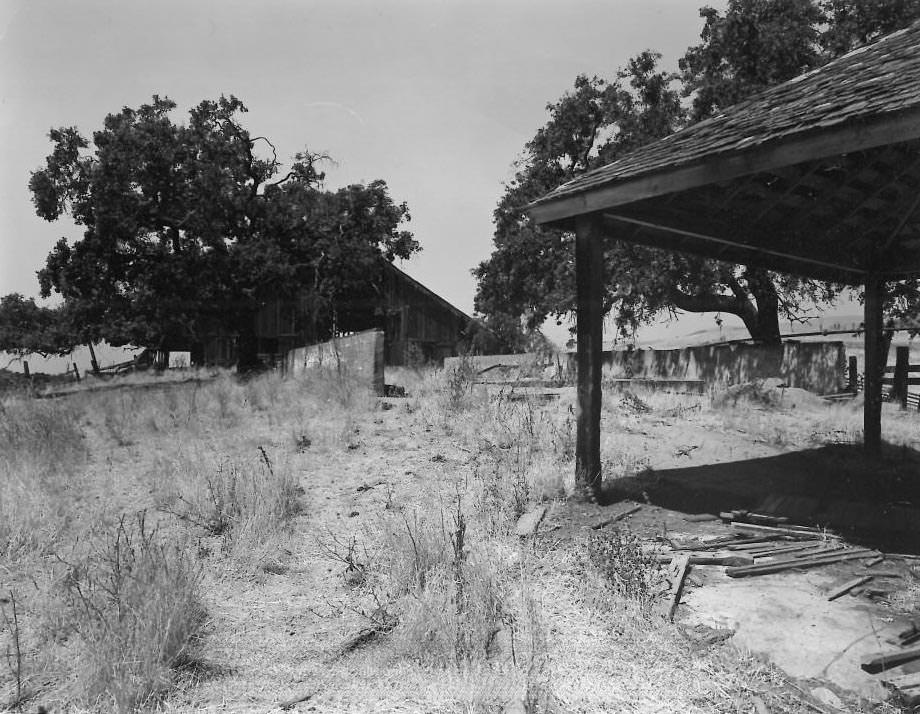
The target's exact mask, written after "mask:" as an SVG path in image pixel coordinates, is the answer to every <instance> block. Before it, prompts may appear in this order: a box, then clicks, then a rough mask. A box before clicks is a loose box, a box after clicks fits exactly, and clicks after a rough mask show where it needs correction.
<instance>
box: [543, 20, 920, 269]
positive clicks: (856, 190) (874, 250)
mask: <svg viewBox="0 0 920 714" xmlns="http://www.w3.org/2000/svg"><path fill="white" fill-rule="evenodd" d="M918 202H920V23H916V24H914V25H912V26H911V27H909V28H907V29H904V30H901V31H899V32H895V33H893V34H891V35H888V36H886V37H884V38H882V39H880V40H878V41H877V42H875V43H874V44H871V45H868V46H866V47H862V48H860V49H857V50H854V51H853V52H850V53H849V54H847V55H845V56H843V57H840V58H838V59H836V60H834V61H832V62H830V63H828V64H826V65H824V66H822V67H820V68H818V69H816V70H813V71H811V72H808V73H806V74H803V75H801V76H799V77H796V78H794V79H792V80H789V81H788V82H785V83H783V84H781V85H778V86H776V87H772V88H770V89H768V90H766V91H764V92H761V93H760V94H758V95H756V96H754V97H752V98H751V99H748V100H746V101H744V102H741V103H739V104H736V105H734V106H732V107H729V108H727V109H726V110H725V111H724V112H723V113H722V114H720V115H718V116H715V117H713V118H711V119H708V120H706V121H703V122H700V123H698V124H695V125H693V126H690V127H688V128H686V129H683V130H682V131H678V132H676V133H675V134H672V135H671V136H668V137H666V138H664V139H662V140H660V141H657V142H654V143H652V144H649V145H647V146H645V147H642V148H640V149H638V150H636V151H634V152H632V153H630V154H628V155H626V156H624V157H622V158H621V159H618V160H617V161H614V162H613V163H611V164H608V165H606V166H602V167H600V168H597V169H595V170H593V171H589V172H586V173H585V174H582V175H580V176H578V177H576V178H575V179H573V180H572V181H569V182H568V183H566V184H563V185H562V186H560V187H559V188H557V189H555V190H554V191H552V192H550V193H549V194H547V195H546V196H544V197H543V198H541V199H539V200H538V201H536V202H535V203H534V204H532V205H531V206H530V207H529V211H530V213H531V215H532V216H533V217H534V218H535V219H536V220H537V221H538V222H540V223H549V224H555V225H561V226H568V225H571V222H572V221H573V220H574V219H575V218H576V217H578V216H581V215H585V214H600V215H603V216H604V217H605V219H606V220H607V221H609V222H610V224H611V226H612V227H615V228H616V230H617V232H618V234H619V235H620V236H622V237H624V238H626V239H628V240H633V241H635V242H639V243H648V244H651V245H656V246H661V247H667V248H672V249H676V250H683V251H687V252H692V253H699V254H703V255H706V256H708V257H714V258H718V259H724V260H730V261H733V262H740V263H749V264H759V265H763V266H765V267H768V268H773V269H777V270H783V271H788V272H795V273H800V274H804V275H810V276H813V277H821V278H829V279H837V280H843V281H846V282H854V283H855V282H861V281H862V280H863V278H864V276H865V274H867V273H868V272H873V273H878V274H880V275H882V276H883V277H887V278H901V277H906V276H907V275H911V274H916V273H917V272H920V216H918V211H917V210H916V209H917V204H918Z"/></svg>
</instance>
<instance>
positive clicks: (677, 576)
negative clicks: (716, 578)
mask: <svg viewBox="0 0 920 714" xmlns="http://www.w3.org/2000/svg"><path fill="white" fill-rule="evenodd" d="M671 565H672V568H673V572H674V579H673V580H672V581H671V593H670V595H669V596H668V600H669V603H670V604H669V605H668V620H669V621H670V622H674V613H675V612H676V611H677V605H678V604H679V603H680V596H681V593H683V591H684V582H685V581H686V579H687V572H688V571H689V570H690V556H689V555H678V556H677V557H676V558H675V559H674V561H673V562H672V564H671Z"/></svg>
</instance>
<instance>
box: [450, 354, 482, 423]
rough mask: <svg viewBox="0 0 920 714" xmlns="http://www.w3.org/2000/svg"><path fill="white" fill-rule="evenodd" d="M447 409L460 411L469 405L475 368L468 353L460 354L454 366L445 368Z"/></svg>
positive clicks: (474, 379)
mask: <svg viewBox="0 0 920 714" xmlns="http://www.w3.org/2000/svg"><path fill="white" fill-rule="evenodd" d="M446 377H447V409H448V411H450V412H457V411H461V410H463V409H465V408H467V407H468V406H469V401H470V397H471V396H472V394H473V385H474V384H476V369H475V368H474V367H473V361H472V360H471V359H470V357H469V356H468V355H460V358H459V362H458V364H457V366H456V367H454V368H452V369H448V370H446Z"/></svg>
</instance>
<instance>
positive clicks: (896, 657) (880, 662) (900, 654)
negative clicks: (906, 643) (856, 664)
mask: <svg viewBox="0 0 920 714" xmlns="http://www.w3.org/2000/svg"><path fill="white" fill-rule="evenodd" d="M918 659H920V647H910V648H908V649H902V650H892V651H891V652H886V653H884V654H881V655H879V656H877V657H874V658H873V659H870V660H868V661H866V662H863V663H862V668H863V670H864V671H866V672H868V673H869V674H878V673H879V672H884V671H885V670H888V669H893V668H894V667H900V666H901V665H902V664H906V663H908V662H913V661H914V660H918Z"/></svg>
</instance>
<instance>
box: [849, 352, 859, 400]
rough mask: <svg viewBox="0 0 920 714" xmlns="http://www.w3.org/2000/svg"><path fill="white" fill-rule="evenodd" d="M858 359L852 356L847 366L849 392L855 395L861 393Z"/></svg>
mask: <svg viewBox="0 0 920 714" xmlns="http://www.w3.org/2000/svg"><path fill="white" fill-rule="evenodd" d="M857 369H858V367H857V364H856V357H855V356H851V357H850V359H849V360H848V364H847V391H848V392H853V393H854V394H855V393H856V392H858V391H859V372H858V371H857Z"/></svg>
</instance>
